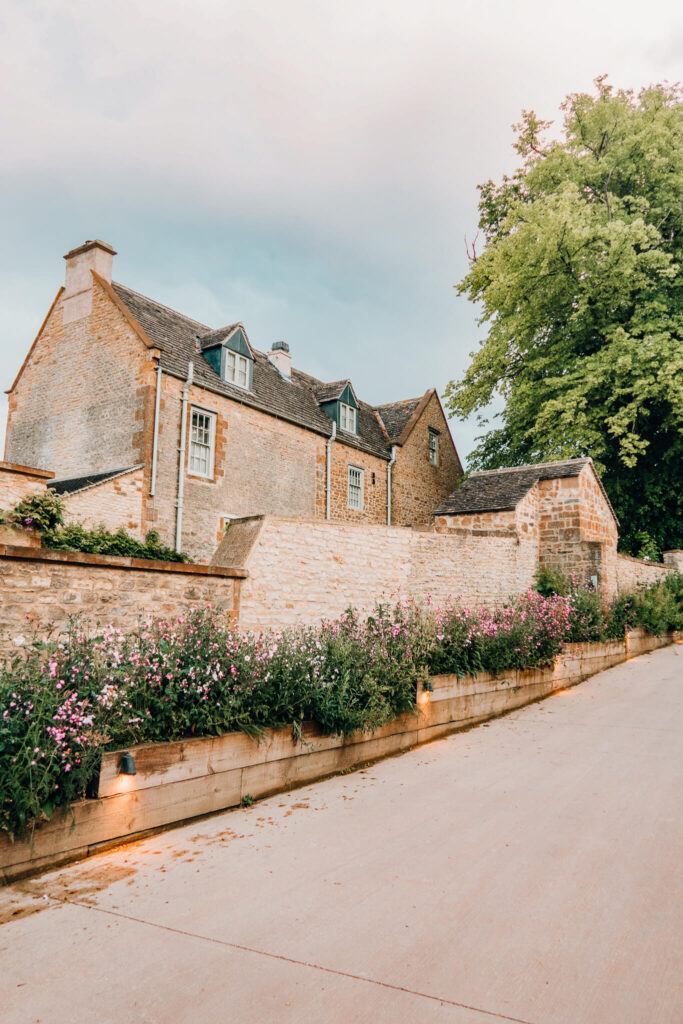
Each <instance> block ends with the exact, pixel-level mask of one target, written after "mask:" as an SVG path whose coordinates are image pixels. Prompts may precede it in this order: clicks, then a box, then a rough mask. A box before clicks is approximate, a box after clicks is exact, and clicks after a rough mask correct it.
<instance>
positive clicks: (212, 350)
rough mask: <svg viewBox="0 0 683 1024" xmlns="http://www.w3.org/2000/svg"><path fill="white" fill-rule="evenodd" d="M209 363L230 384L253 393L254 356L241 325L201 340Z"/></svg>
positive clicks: (201, 345)
mask: <svg viewBox="0 0 683 1024" xmlns="http://www.w3.org/2000/svg"><path fill="white" fill-rule="evenodd" d="M199 346H200V349H201V352H202V354H203V356H204V358H205V359H206V361H207V363H209V365H210V366H212V367H213V369H214V370H215V371H216V373H217V374H218V375H219V376H220V377H222V378H223V380H224V381H226V382H227V383H228V384H234V385H235V386H236V387H238V388H242V389H243V390H244V391H251V390H252V385H253V379H254V355H253V353H252V351H251V346H250V345H249V341H248V340H247V336H246V333H245V331H244V328H243V327H242V325H241V324H233V325H232V327H224V328H222V329H221V330H218V331H211V332H210V333H209V334H205V335H203V336H202V337H201V338H199Z"/></svg>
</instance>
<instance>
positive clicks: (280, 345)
mask: <svg viewBox="0 0 683 1024" xmlns="http://www.w3.org/2000/svg"><path fill="white" fill-rule="evenodd" d="M268 358H269V359H270V361H271V363H272V364H273V366H274V367H275V369H276V370H279V371H280V373H281V374H282V376H283V377H286V378H287V380H290V379H291V376H292V357H291V356H290V354H289V345H288V344H287V342H286V341H275V342H273V347H272V349H271V350H270V352H269V353H268Z"/></svg>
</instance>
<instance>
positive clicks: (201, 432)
mask: <svg viewBox="0 0 683 1024" xmlns="http://www.w3.org/2000/svg"><path fill="white" fill-rule="evenodd" d="M215 437H216V416H215V414H214V413H212V412H202V410H201V409H193V410H192V420H191V426H190V458H189V464H188V468H189V471H190V473H192V474H193V475H194V476H206V477H212V476H213V454H214V441H215Z"/></svg>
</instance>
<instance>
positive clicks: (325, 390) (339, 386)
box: [311, 377, 353, 405]
mask: <svg viewBox="0 0 683 1024" xmlns="http://www.w3.org/2000/svg"><path fill="white" fill-rule="evenodd" d="M311 381H312V387H311V390H312V391H313V394H314V395H315V397H316V399H317V401H318V402H319V403H320V404H321V405H322V403H323V402H335V401H336V400H337V399H338V398H341V396H342V395H343V394H344V392H345V391H346V388H347V386H348V387H350V388H351V390H352V391H353V387H352V386H351V381H350V380H333V381H332V383H331V384H322V383H321V382H320V381H316V380H315V378H314V377H311Z"/></svg>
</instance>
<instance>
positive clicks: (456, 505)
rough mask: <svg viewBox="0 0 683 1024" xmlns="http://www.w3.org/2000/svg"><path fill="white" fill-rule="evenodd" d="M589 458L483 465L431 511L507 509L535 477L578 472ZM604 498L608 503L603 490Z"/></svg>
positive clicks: (553, 477) (439, 513)
mask: <svg viewBox="0 0 683 1024" xmlns="http://www.w3.org/2000/svg"><path fill="white" fill-rule="evenodd" d="M592 461H593V460H592V459H566V460H564V461H563V462H538V463H536V464H535V465H530V466H515V467H514V468H511V469H487V470H482V471H481V472H480V473H472V474H471V475H470V476H468V477H467V479H466V480H464V481H463V483H462V484H461V486H460V487H458V489H457V490H456V491H453V493H452V494H451V495H450V497H448V498H446V500H445V501H444V502H442V503H441V505H439V507H438V509H437V510H436V512H435V513H434V514H435V515H437V516H444V515H466V514H468V513H471V512H472V513H473V512H508V511H510V510H511V509H514V508H516V507H517V505H518V504H519V503H520V501H521V500H522V498H523V497H524V496H525V495H526V494H528V493H529V491H530V490H531V488H532V487H533V486H534V484H537V483H538V481H539V480H556V479H558V478H560V477H571V476H578V475H579V473H580V472H581V470H582V469H583V467H584V466H587V465H589V464H592ZM601 486H602V485H601ZM603 493H604V491H603ZM605 500H606V501H607V503H608V504H609V499H608V498H607V495H606V494H605ZM611 508H612V506H611V505H610V509H611ZM612 514H614V512H612ZM615 518H616V517H615Z"/></svg>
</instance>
